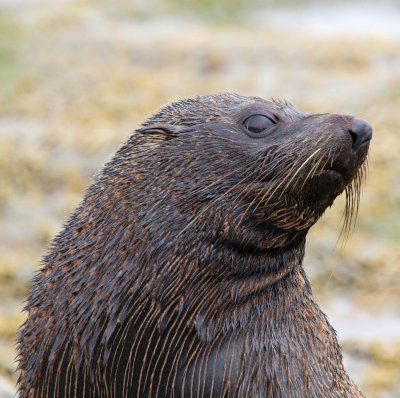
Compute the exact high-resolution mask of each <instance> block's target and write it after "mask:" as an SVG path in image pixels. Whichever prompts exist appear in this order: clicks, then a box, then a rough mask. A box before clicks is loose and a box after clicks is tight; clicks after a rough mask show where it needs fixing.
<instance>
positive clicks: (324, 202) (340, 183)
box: [306, 169, 346, 208]
mask: <svg viewBox="0 0 400 398" xmlns="http://www.w3.org/2000/svg"><path fill="white" fill-rule="evenodd" d="M307 185H308V189H307V193H306V195H307V198H308V200H310V203H319V204H320V205H321V206H322V207H323V208H326V207H328V206H330V205H331V204H332V202H333V200H334V199H335V198H336V197H337V196H338V195H340V194H341V193H342V192H343V190H344V189H345V188H346V181H345V177H344V176H343V174H342V173H340V172H339V171H337V170H333V169H327V170H319V171H317V172H316V173H315V174H314V175H313V177H312V178H311V179H310V180H309V182H308V184H307Z"/></svg>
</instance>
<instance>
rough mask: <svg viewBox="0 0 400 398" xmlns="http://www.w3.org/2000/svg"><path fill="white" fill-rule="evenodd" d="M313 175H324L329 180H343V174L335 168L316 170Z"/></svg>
mask: <svg viewBox="0 0 400 398" xmlns="http://www.w3.org/2000/svg"><path fill="white" fill-rule="evenodd" d="M314 176H316V177H319V176H321V177H322V176H324V177H326V178H329V179H330V180H332V181H334V180H337V179H341V180H343V179H344V177H343V174H342V172H340V171H338V170H335V169H325V170H318V171H317V172H316V173H315V174H314Z"/></svg>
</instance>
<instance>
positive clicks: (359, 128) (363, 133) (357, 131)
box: [349, 117, 372, 151]
mask: <svg viewBox="0 0 400 398" xmlns="http://www.w3.org/2000/svg"><path fill="white" fill-rule="evenodd" d="M349 133H350V136H351V139H352V141H353V144H352V146H351V148H352V149H353V151H358V149H359V148H360V146H361V145H362V144H364V143H366V142H368V141H370V140H371V138H372V127H371V125H370V124H369V123H368V122H367V121H366V120H364V119H361V118H359V117H355V118H354V119H353V120H352V122H351V126H350V130H349Z"/></svg>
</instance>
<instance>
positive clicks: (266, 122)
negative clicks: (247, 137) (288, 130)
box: [243, 115, 276, 136]
mask: <svg viewBox="0 0 400 398" xmlns="http://www.w3.org/2000/svg"><path fill="white" fill-rule="evenodd" d="M275 124H276V123H275V122H274V121H273V120H272V119H270V118H269V117H267V116H264V115H253V116H250V117H248V118H247V119H246V120H245V121H244V122H243V125H244V127H245V128H246V129H247V131H248V132H250V133H252V134H251V135H252V136H261V135H262V133H263V132H265V130H268V129H269V128H271V127H272V126H274V125H275Z"/></svg>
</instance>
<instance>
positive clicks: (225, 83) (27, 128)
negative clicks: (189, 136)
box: [0, 0, 400, 398]
mask: <svg viewBox="0 0 400 398" xmlns="http://www.w3.org/2000/svg"><path fill="white" fill-rule="evenodd" d="M226 91H230V92H238V93H241V94H248V95H258V96H262V97H265V98H269V97H277V98H284V99H287V100H289V101H291V102H293V103H294V104H295V105H296V106H297V107H298V108H300V109H302V110H304V111H307V112H316V113H323V112H331V113H349V114H354V115H357V116H360V117H362V118H365V119H367V120H368V121H369V122H370V123H371V124H372V125H373V127H374V137H373V140H372V143H371V149H370V157H369V173H368V178H367V183H366V184H365V187H364V190H363V194H362V197H361V206H360V211H359V215H358V220H357V223H356V227H355V230H354V232H353V233H352V234H351V235H350V237H349V239H348V240H347V241H346V242H345V244H344V245H343V243H344V242H343V241H341V240H339V241H338V238H339V235H340V230H341V219H342V214H343V210H344V201H343V198H339V199H338V200H337V201H336V202H335V205H334V206H333V208H332V209H330V210H329V211H327V213H326V214H325V215H324V217H323V219H322V220H321V221H320V222H319V223H318V224H317V225H316V226H315V227H314V228H313V229H312V230H311V232H310V234H309V237H308V247H307V255H306V261H305V264H306V265H305V267H306V270H307V272H308V274H309V277H310V279H311V282H312V285H313V290H314V294H315V298H316V300H317V301H318V303H319V304H320V306H321V307H322V309H323V310H324V311H325V312H326V313H327V315H328V317H329V319H330V321H331V323H332V324H333V326H334V327H335V329H336V330H337V332H338V336H339V340H340V342H341V345H342V347H343V352H344V360H345V366H346V367H347V369H348V371H349V373H350V374H351V376H352V377H353V378H354V379H355V381H356V382H357V383H358V384H359V385H360V387H361V389H362V390H363V391H364V393H365V395H366V396H367V397H370V398H372V397H379V398H386V397H388V398H389V397H399V396H400V245H399V242H400V177H399V176H400V161H399V157H400V139H399V137H400V1H391V2H388V1H380V2H375V1H370V2H369V1H356V0H352V1H343V2H340V1H338V2H335V1H318V2H312V1H289V0H287V1H265V0H264V1H261V0H258V1H257V0H220V1H218V2H215V1H212V0H198V1H194V0H189V1H185V0H170V1H162V0H136V1H133V2H128V1H119V2H118V1H112V0H109V1H105V0H97V1H96V2H94V1H90V0H87V1H84V0H83V1H65V0H64V1H56V0H47V1H44V0H37V1H34V0H31V1H28V0H0V398H1V397H8V396H9V395H7V394H10V393H11V392H12V391H13V383H14V382H15V380H16V378H17V376H18V375H17V373H16V371H15V369H16V362H15V342H14V339H15V332H16V330H17V328H18V327H19V325H20V324H21V323H22V322H23V320H24V314H23V313H21V308H22V306H23V301H24V297H25V295H26V293H27V291H28V289H29V286H30V280H31V278H32V277H33V275H34V272H35V270H37V269H38V268H39V267H40V259H41V256H42V255H43V254H44V253H45V252H46V247H47V246H48V243H49V240H50V239H51V238H52V237H53V236H54V234H56V233H57V232H58V231H59V230H60V228H61V227H62V224H63V222H65V221H66V219H67V218H68V215H69V214H70V213H71V212H72V210H73V209H74V208H75V206H76V205H77V204H78V203H79V201H80V200H81V198H82V196H83V192H84V189H85V187H87V185H88V184H89V183H90V181H91V180H92V178H93V175H94V174H95V173H96V171H97V170H99V169H100V168H101V166H102V164H103V163H104V162H105V161H106V160H108V159H109V158H110V156H111V155H112V153H113V152H114V151H115V150H116V148H118V146H119V144H120V143H121V142H122V141H124V140H126V139H127V137H128V136H129V135H130V133H131V132H132V131H133V130H134V129H135V128H136V127H137V125H138V124H139V123H140V122H141V121H142V120H143V119H144V118H145V117H147V116H148V115H149V114H150V113H152V112H154V111H156V110H157V109H158V108H159V107H160V106H162V105H163V104H165V103H167V102H170V101H171V100H175V99H179V98H181V97H187V96H193V95H197V94H210V93H216V92H226ZM1 391H2V392H1ZM7 391H8V392H7Z"/></svg>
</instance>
